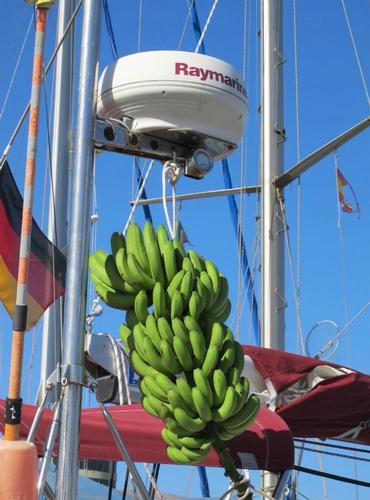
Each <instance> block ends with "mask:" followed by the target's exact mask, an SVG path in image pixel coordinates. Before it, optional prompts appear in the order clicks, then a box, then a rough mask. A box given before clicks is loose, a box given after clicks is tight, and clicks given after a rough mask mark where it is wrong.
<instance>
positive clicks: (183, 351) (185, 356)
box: [173, 336, 193, 372]
mask: <svg viewBox="0 0 370 500" xmlns="http://www.w3.org/2000/svg"><path fill="white" fill-rule="evenodd" d="M173 348H174V350H175V353H176V356H177V359H178V360H179V362H180V365H181V366H182V368H183V370H184V371H186V372H187V371H191V370H192V369H193V361H192V356H191V354H190V351H189V349H188V347H187V345H186V344H185V342H183V341H182V340H181V339H180V338H179V337H176V336H175V337H174V338H173Z"/></svg>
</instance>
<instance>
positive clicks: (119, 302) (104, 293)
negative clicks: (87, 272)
mask: <svg viewBox="0 0 370 500" xmlns="http://www.w3.org/2000/svg"><path fill="white" fill-rule="evenodd" d="M91 279H92V281H93V283H94V286H95V290H96V293H97V294H98V295H99V297H100V298H101V299H102V300H103V301H104V302H105V303H106V304H108V305H109V306H110V307H113V308H114V309H123V310H127V309H130V308H131V307H132V306H133V305H134V301H135V296H134V295H128V294H126V293H122V292H117V291H116V290H113V288H111V287H110V286H108V285H106V284H105V283H103V282H102V281H100V280H99V278H98V277H97V276H96V275H95V274H94V273H91Z"/></svg>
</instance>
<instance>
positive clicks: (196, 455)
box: [180, 446, 209, 464]
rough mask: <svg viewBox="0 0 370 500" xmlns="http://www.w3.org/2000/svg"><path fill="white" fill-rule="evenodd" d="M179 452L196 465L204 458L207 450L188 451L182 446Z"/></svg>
mask: <svg viewBox="0 0 370 500" xmlns="http://www.w3.org/2000/svg"><path fill="white" fill-rule="evenodd" d="M180 451H181V452H182V453H183V454H184V455H185V456H187V457H188V458H189V459H190V460H191V463H192V464H197V463H199V462H200V461H201V460H203V459H204V458H205V456H206V455H207V454H208V452H209V449H208V450H204V451H203V450H195V449H188V448H187V447H186V446H183V447H182V448H181V450H180Z"/></svg>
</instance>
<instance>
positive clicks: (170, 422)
mask: <svg viewBox="0 0 370 500" xmlns="http://www.w3.org/2000/svg"><path fill="white" fill-rule="evenodd" d="M165 424H166V426H167V428H168V429H170V430H171V431H172V432H173V433H174V434H176V436H177V437H182V436H187V435H188V434H189V432H188V431H187V430H186V429H184V428H183V427H181V425H179V424H178V423H177V422H176V420H175V419H174V418H171V417H167V418H166V420H165Z"/></svg>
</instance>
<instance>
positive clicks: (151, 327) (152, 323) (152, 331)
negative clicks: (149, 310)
mask: <svg viewBox="0 0 370 500" xmlns="http://www.w3.org/2000/svg"><path fill="white" fill-rule="evenodd" d="M145 330H146V334H147V335H148V337H150V338H151V340H152V342H153V344H154V346H155V348H156V349H157V351H158V352H159V351H160V349H161V341H162V338H161V336H160V335H159V331H158V328H157V322H156V320H155V318H154V316H153V315H151V314H148V316H147V318H146V322H145Z"/></svg>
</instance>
